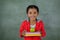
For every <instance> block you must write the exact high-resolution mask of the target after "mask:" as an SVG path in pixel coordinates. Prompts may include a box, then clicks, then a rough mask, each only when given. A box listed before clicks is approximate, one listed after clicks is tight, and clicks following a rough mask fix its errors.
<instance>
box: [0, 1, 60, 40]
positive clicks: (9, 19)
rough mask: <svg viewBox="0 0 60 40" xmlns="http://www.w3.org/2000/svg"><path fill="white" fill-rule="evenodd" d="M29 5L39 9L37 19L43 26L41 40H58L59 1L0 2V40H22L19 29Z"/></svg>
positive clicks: (59, 22)
mask: <svg viewBox="0 0 60 40" xmlns="http://www.w3.org/2000/svg"><path fill="white" fill-rule="evenodd" d="M31 4H32V5H33V4H34V5H37V6H38V7H39V12H40V13H39V17H38V18H41V19H42V20H43V21H44V24H45V29H46V33H47V35H46V37H45V38H44V39H43V40H60V31H59V30H60V0H0V40H23V38H19V28H20V24H21V22H22V21H23V20H25V19H26V18H27V16H26V7H27V6H29V5H31Z"/></svg>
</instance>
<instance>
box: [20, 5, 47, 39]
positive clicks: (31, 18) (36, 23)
mask: <svg viewBox="0 0 60 40" xmlns="http://www.w3.org/2000/svg"><path fill="white" fill-rule="evenodd" d="M26 12H27V17H28V20H24V21H23V22H22V24H21V25H20V30H19V32H20V37H24V40H41V37H45V36H46V32H45V29H44V23H43V21H42V20H38V19H37V16H38V15H39V8H38V7H37V6H36V5H29V6H28V7H27V11H26ZM25 32H40V33H41V36H24V34H25Z"/></svg>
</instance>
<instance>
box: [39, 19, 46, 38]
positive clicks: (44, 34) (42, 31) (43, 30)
mask: <svg viewBox="0 0 60 40" xmlns="http://www.w3.org/2000/svg"><path fill="white" fill-rule="evenodd" d="M40 26H41V36H42V37H45V36H46V32H45V29H44V23H43V21H42V20H41V21H40Z"/></svg>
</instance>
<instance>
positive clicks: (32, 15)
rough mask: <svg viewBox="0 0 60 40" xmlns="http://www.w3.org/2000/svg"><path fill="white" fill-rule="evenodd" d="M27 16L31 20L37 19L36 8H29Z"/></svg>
mask: <svg viewBox="0 0 60 40" xmlns="http://www.w3.org/2000/svg"><path fill="white" fill-rule="evenodd" d="M27 16H28V17H29V18H30V20H36V18H37V16H38V12H37V10H36V9H35V8H30V9H29V10H28V14H27Z"/></svg>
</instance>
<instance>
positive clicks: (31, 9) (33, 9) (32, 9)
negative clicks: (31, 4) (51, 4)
mask: <svg viewBox="0 0 60 40" xmlns="http://www.w3.org/2000/svg"><path fill="white" fill-rule="evenodd" d="M28 11H37V10H36V9H35V8H30V9H29V10H28Z"/></svg>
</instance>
